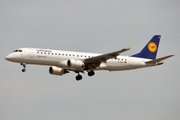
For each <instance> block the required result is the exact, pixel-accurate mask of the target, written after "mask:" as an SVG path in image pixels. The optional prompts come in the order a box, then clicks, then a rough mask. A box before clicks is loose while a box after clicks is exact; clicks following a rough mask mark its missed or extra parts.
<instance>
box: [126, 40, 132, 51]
mask: <svg viewBox="0 0 180 120" xmlns="http://www.w3.org/2000/svg"><path fill="white" fill-rule="evenodd" d="M133 44H134V41H132V42H131V44H130V45H129V46H128V47H127V49H129V50H130V49H131V47H132V46H133Z"/></svg>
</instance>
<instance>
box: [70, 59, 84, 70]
mask: <svg viewBox="0 0 180 120" xmlns="http://www.w3.org/2000/svg"><path fill="white" fill-rule="evenodd" d="M67 65H68V67H70V68H74V69H83V68H84V63H83V62H82V61H81V60H75V59H70V60H68V61H67Z"/></svg>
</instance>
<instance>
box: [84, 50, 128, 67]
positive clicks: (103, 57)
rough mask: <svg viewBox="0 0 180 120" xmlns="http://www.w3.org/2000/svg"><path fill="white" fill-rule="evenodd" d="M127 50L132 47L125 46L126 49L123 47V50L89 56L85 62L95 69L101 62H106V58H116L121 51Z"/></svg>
mask: <svg viewBox="0 0 180 120" xmlns="http://www.w3.org/2000/svg"><path fill="white" fill-rule="evenodd" d="M127 50H130V48H124V49H121V50H118V51H115V52H111V53H107V54H102V55H99V56H95V57H91V58H87V59H84V63H85V64H88V67H89V68H90V69H95V68H96V67H98V66H99V65H100V64H101V62H106V60H108V59H110V58H116V57H117V56H118V55H119V54H120V53H123V52H125V51H127Z"/></svg>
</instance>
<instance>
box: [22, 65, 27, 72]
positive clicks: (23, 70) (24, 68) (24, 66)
mask: <svg viewBox="0 0 180 120" xmlns="http://www.w3.org/2000/svg"><path fill="white" fill-rule="evenodd" d="M21 65H22V66H23V69H22V72H26V63H21Z"/></svg>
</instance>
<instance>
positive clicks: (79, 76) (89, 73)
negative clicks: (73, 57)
mask: <svg viewBox="0 0 180 120" xmlns="http://www.w3.org/2000/svg"><path fill="white" fill-rule="evenodd" d="M94 74H95V72H94V71H93V70H91V71H89V72H88V76H93V75H94ZM81 79H82V75H80V74H79V73H78V75H77V76H76V80H77V81H79V80H81Z"/></svg>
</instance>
